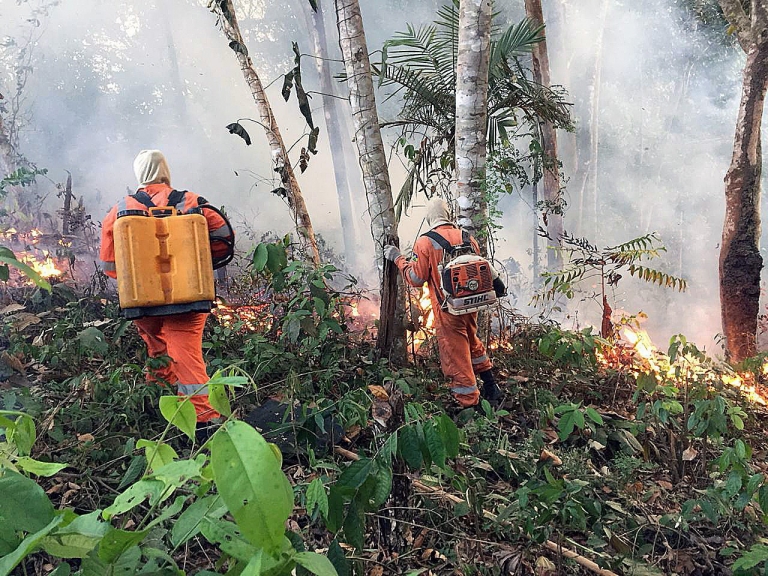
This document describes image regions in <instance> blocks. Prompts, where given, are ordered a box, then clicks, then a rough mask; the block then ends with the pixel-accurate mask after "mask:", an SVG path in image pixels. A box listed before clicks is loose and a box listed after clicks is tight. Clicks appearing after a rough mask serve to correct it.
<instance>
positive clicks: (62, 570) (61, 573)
mask: <svg viewBox="0 0 768 576" xmlns="http://www.w3.org/2000/svg"><path fill="white" fill-rule="evenodd" d="M71 573H72V567H71V566H70V565H69V564H67V563H66V562H62V563H61V564H59V565H58V566H56V569H55V570H54V571H53V572H51V573H50V574H48V576H69V575H70V574H71Z"/></svg>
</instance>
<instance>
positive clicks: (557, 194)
mask: <svg viewBox="0 0 768 576" xmlns="http://www.w3.org/2000/svg"><path fill="white" fill-rule="evenodd" d="M525 13H526V14H527V16H528V18H530V19H531V20H533V22H534V23H535V24H537V25H539V26H541V25H543V24H544V14H543V13H542V9H541V0H525ZM531 56H532V59H533V79H534V81H535V82H536V83H537V84H540V85H541V86H544V87H545V88H549V87H550V85H551V80H550V69H549V53H548V52H547V40H546V36H545V35H544V31H543V30H542V31H541V41H540V42H538V43H537V44H534V45H533V49H532V52H531ZM540 129H541V146H542V150H543V152H544V174H543V182H542V184H543V195H544V203H545V205H546V208H545V214H546V217H547V235H548V236H549V238H550V242H552V243H554V244H553V247H549V248H547V268H549V270H559V269H560V268H562V266H563V257H562V254H561V253H560V251H559V250H557V249H556V248H557V247H559V246H560V245H561V244H562V238H563V205H562V192H561V190H560V166H559V160H558V155H557V132H556V131H555V126H554V124H552V122H549V121H544V122H541V126H540Z"/></svg>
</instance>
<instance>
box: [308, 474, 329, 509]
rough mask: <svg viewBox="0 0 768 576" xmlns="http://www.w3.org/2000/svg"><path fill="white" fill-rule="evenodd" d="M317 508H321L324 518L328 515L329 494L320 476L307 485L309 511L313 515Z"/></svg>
mask: <svg viewBox="0 0 768 576" xmlns="http://www.w3.org/2000/svg"><path fill="white" fill-rule="evenodd" d="M315 508H319V510H320V513H321V514H322V515H323V518H325V517H326V516H328V495H327V494H326V493H325V486H323V481H322V480H320V478H315V479H314V480H312V482H310V483H309V486H307V513H309V514H310V515H311V514H312V513H314V511H315Z"/></svg>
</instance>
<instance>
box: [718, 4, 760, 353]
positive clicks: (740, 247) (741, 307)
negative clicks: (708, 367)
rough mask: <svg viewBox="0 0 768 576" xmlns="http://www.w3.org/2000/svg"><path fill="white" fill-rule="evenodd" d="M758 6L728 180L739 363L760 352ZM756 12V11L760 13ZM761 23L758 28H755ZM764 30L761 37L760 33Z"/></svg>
mask: <svg viewBox="0 0 768 576" xmlns="http://www.w3.org/2000/svg"><path fill="white" fill-rule="evenodd" d="M756 3H757V2H753V13H752V32H753V38H754V40H756V41H753V42H752V44H751V45H750V47H749V52H748V54H747V62H746V65H745V66H744V76H743V89H742V96H741V103H740V106H739V117H738V120H737V123H736V136H735V139H734V145H733V157H732V159H731V165H730V167H729V168H728V173H727V174H726V176H725V224H724V226H723V240H722V245H721V249H720V306H721V314H722V320H723V333H724V335H725V339H726V352H727V355H728V357H729V359H730V360H731V361H732V362H739V361H741V360H743V359H744V358H748V357H749V356H754V355H755V354H756V352H757V316H758V313H759V304H760V271H761V270H762V268H763V258H762V256H761V255H760V246H759V242H760V178H761V173H762V150H761V142H760V132H761V122H762V117H763V107H764V104H765V94H766V89H768V34H767V33H766V25H768V18H766V19H765V20H763V21H762V23H760V18H759V16H760V13H762V14H763V15H764V14H765V9H763V10H762V11H759V10H758V11H756V10H755V4H756ZM756 12H757V13H756ZM756 24H759V25H756ZM756 28H759V32H760V33H759V34H758V33H757V31H756Z"/></svg>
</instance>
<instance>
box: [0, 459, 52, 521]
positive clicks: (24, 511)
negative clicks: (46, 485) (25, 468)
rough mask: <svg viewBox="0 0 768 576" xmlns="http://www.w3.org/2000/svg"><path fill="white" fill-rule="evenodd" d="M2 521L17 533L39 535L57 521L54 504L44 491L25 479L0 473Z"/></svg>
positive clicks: (0, 513) (16, 474)
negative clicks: (53, 521) (55, 519)
mask: <svg viewBox="0 0 768 576" xmlns="http://www.w3.org/2000/svg"><path fill="white" fill-rule="evenodd" d="M0 474H3V476H1V477H0V517H2V519H3V520H2V521H3V523H4V524H6V525H11V526H13V529H14V530H16V531H24V532H38V531H41V530H43V528H44V527H45V526H46V525H47V524H49V523H50V522H51V521H52V520H53V518H54V509H53V504H51V501H50V500H49V499H48V496H47V495H46V494H45V492H44V491H43V489H42V488H41V487H40V486H39V485H38V484H37V483H36V482H34V481H33V480H30V479H29V478H27V477H26V476H23V475H21V474H19V473H18V472H13V471H12V470H5V471H3V470H2V469H0Z"/></svg>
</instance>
